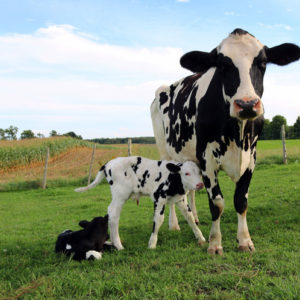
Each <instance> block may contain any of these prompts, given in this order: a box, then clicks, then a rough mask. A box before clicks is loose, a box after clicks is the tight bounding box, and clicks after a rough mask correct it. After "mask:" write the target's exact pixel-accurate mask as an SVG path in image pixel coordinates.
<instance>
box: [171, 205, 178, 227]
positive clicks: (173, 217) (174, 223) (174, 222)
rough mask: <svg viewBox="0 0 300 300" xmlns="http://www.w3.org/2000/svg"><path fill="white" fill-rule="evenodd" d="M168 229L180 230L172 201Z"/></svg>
mask: <svg viewBox="0 0 300 300" xmlns="http://www.w3.org/2000/svg"><path fill="white" fill-rule="evenodd" d="M169 229H170V230H180V227H179V224H178V219H177V216H176V211H175V204H174V203H172V204H170V214H169Z"/></svg>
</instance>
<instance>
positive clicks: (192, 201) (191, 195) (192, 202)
mask: <svg viewBox="0 0 300 300" xmlns="http://www.w3.org/2000/svg"><path fill="white" fill-rule="evenodd" d="M189 200H190V201H189V204H190V208H191V210H192V213H193V216H194V219H195V223H196V224H197V225H198V224H199V219H198V215H197V209H196V203H195V191H189Z"/></svg>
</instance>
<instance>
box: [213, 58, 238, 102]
mask: <svg viewBox="0 0 300 300" xmlns="http://www.w3.org/2000/svg"><path fill="white" fill-rule="evenodd" d="M218 72H220V75H221V77H222V84H223V86H224V90H225V94H226V95H227V96H229V97H232V96H233V95H234V94H235V93H236V91H237V89H238V87H239V85H240V83H241V80H240V73H239V70H238V68H237V67H236V66H235V65H234V63H233V62H232V60H231V58H229V57H228V56H224V55H223V54H222V53H220V54H219V55H218V68H217V70H216V73H218Z"/></svg>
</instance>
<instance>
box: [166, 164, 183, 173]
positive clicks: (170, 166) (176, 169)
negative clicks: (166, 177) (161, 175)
mask: <svg viewBox="0 0 300 300" xmlns="http://www.w3.org/2000/svg"><path fill="white" fill-rule="evenodd" d="M166 167H167V169H168V170H169V171H170V172H172V173H178V172H179V171H180V167H179V166H176V165H174V164H172V163H168V164H167V165H166Z"/></svg>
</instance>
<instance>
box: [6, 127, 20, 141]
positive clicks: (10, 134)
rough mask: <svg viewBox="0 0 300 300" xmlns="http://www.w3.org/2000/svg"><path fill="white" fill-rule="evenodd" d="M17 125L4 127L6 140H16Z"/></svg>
mask: <svg viewBox="0 0 300 300" xmlns="http://www.w3.org/2000/svg"><path fill="white" fill-rule="evenodd" d="M18 130H19V129H18V127H15V126H12V125H11V126H9V127H8V128H7V129H5V133H6V135H7V139H8V140H16V139H17V133H18Z"/></svg>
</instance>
